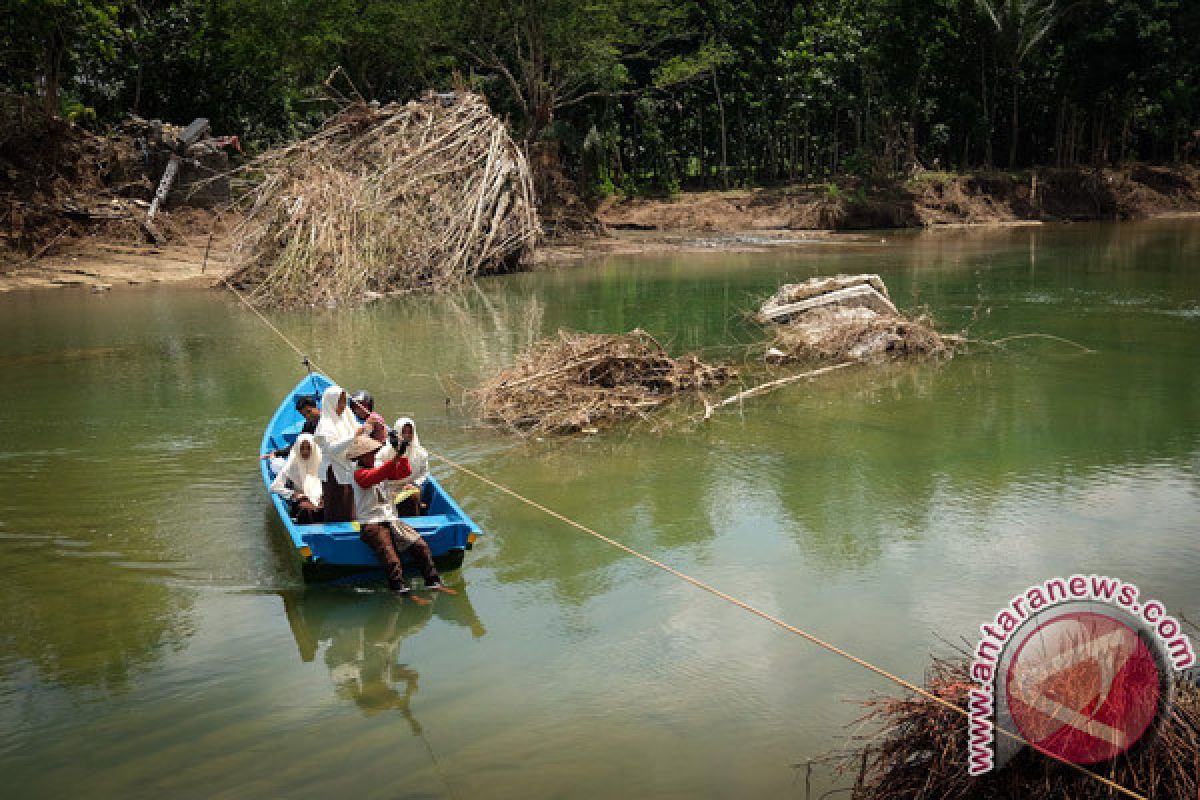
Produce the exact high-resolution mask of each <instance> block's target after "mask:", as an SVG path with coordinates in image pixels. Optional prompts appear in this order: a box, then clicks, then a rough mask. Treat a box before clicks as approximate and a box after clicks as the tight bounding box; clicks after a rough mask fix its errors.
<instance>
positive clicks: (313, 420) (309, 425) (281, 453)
mask: <svg viewBox="0 0 1200 800" xmlns="http://www.w3.org/2000/svg"><path fill="white" fill-rule="evenodd" d="M296 410H297V411H298V412H300V416H302V417H304V427H302V428H301V429H300V432H301V433H316V432H317V423H318V422H320V420H321V410H320V409H319V408H317V399H316V398H315V397H309V396H307V395H305V396H304V397H301V398H300V399H299V400H297V401H296ZM291 452H292V445H288V446H287V447H281V448H279V449H278V450H271V451H269V452H266V453H263V456H262V458H263V461H266V460H267V459H268V458H287V457H288V456H289V455H291ZM281 468H282V467H281ZM275 472H276V473H278V472H279V470H278V469H276V470H275Z"/></svg>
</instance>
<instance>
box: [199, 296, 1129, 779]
mask: <svg viewBox="0 0 1200 800" xmlns="http://www.w3.org/2000/svg"><path fill="white" fill-rule="evenodd" d="M222 282H223V283H224V284H225V286H226V287H228V289H229V290H230V291H231V292H233V294H234V295H235V296H237V298H238V299H239V300H240V301H241V302H242V303H243V304H244V305H245V306H246V307H247V308H249V309H250V310H251V311H253V312H254V314H255V315H256V316H258V318H259V319H260V320H262V322H263V323H264V324H265V325H266V326H267V327H268V328H270V329H271V331H273V332H274V333H275V334H276V335H277V336H279V338H280V339H281V340H283V342H284V343H285V344H287V346H288V347H290V348H291V349H292V350H294V351H295V353H296V355H298V356H300V358H301V359H302V361H303V362H304V363H305V364H306V365H311V366H313V367H317V365H316V363H315V362H313V361H312V360H311V359H310V358H309V357H308V355H306V354H305V353H304V351H302V350H301V349H300V348H299V347H297V346H296V345H295V344H294V343H293V342H292V341H291V340H290V339H288V338H287V336H285V335H284V334H283V332H282V331H280V330H279V328H277V327H276V326H275V325H274V324H272V322H271V321H270V320H269V319H267V317H266V316H265V315H264V314H263V313H262V312H261V311H260V310H259V309H257V308H255V306H254V304H253V303H251V302H250V301H249V300H247V299H246V298H245V297H244V296H243V295H242V293H241V292H239V291H238V290H237V289H236V288H234V286H233V285H232V284H231V283H229V281H228V280H226V279H224V278H222ZM318 369H320V368H319V367H318ZM321 371H322V372H324V370H321ZM325 374H326V375H329V373H328V372H325ZM429 454H430V455H431V456H433V457H434V458H438V459H440V460H441V461H443V462H444V463H446V464H447V465H448V466H450V467H452V468H454V469H456V470H458V471H459V472H462V473H463V474H465V475H467V476H469V477H471V478H474V479H475V480H477V481H479V482H480V483H483V484H485V485H487V486H490V487H491V488H493V489H495V490H496V491H498V492H501V493H503V494H506V495H508V496H509V497H511V498H513V499H514V500H517V501H519V502H521V503H524V504H525V505H527V506H529V507H531V508H534V509H536V510H538V511H540V512H542V513H543V514H545V515H547V516H549V517H552V518H554V519H556V520H558V521H559V522H562V523H563V524H565V525H568V526H570V527H572V528H574V529H576V530H578V531H580V532H582V533H586V534H587V535H589V536H592V537H593V538H595V539H598V540H599V541H601V542H604V543H605V544H607V545H609V546H610V547H614V548H616V549H617V550H620V551H622V552H623V553H626V554H627V555H630V556H633V557H634V558H637V559H639V560H641V561H643V562H645V563H647V564H649V565H650V566H652V567H654V568H655V569H659V570H661V571H663V572H666V573H667V574H668V575H671V576H673V577H675V578H677V579H679V580H681V581H683V582H684V583H689V584H691V585H692V586H694V587H696V588H697V589H700V590H701V591H703V592H707V593H708V594H710V595H712V596H713V597H716V598H718V599H720V600H722V601H724V602H726V603H729V604H731V605H734V606H736V607H738V608H740V609H742V610H743V611H745V612H747V613H750V614H753V615H754V616H756V617H759V618H760V619H763V620H765V621H766V622H769V623H771V624H772V625H775V626H776V627H778V628H781V629H783V630H785V631H787V632H788V633H791V634H794V635H796V636H799V637H801V638H802V639H805V640H807V641H809V642H811V643H812V644H815V645H816V646H818V647H820V648H822V649H824V650H827V651H829V652H830V653H833V654H834V655H837V656H839V657H841V658H843V659H845V660H846V661H849V662H850V663H852V664H855V665H857V666H859V667H862V668H863V669H865V670H868V671H869V672H873V673H875V674H876V675H878V676H880V677H881V678H885V679H887V680H888V681H891V682H892V683H894V684H896V685H897V686H900V687H902V688H904V689H906V690H908V691H910V692H912V693H913V694H916V695H918V696H920V697H923V698H925V699H926V700H928V701H930V702H932V703H936V704H937V705H939V706H941V707H943V708H946V709H948V710H950V711H954V712H956V713H958V714H960V715H962V716H964V717H967V718H969V717H970V712H969V711H968V710H967V709H965V708H963V707H962V706H959V705H957V704H955V703H952V702H950V701H949V700H947V699H946V698H944V697H940V696H938V695H937V694H935V693H933V692H931V691H929V690H928V689H926V688H924V687H922V686H919V685H917V684H915V683H913V682H912V681H909V680H907V679H905V678H902V677H900V676H899V675H896V674H894V673H892V672H889V671H887V670H886V669H884V668H883V667H880V666H877V665H875V664H872V663H871V662H870V661H867V660H866V659H864V658H861V657H859V656H856V655H854V654H853V653H851V652H849V651H847V650H844V649H843V648H841V647H838V646H837V645H835V644H833V643H831V642H828V641H826V640H824V639H822V638H820V637H818V636H816V635H814V634H812V633H809V632H808V631H806V630H804V629H803V628H800V627H797V626H795V625H792V624H791V623H789V622H786V621H784V620H782V619H780V618H779V617H777V616H775V615H774V614H771V613H769V612H767V611H763V610H762V609H760V608H758V607H756V606H753V605H751V604H750V603H747V602H746V601H744V600H740V599H738V598H736V597H734V596H733V595H731V594H728V593H727V592H723V591H721V590H720V589H718V588H716V587H715V586H713V585H711V584H709V583H705V582H704V581H702V580H700V579H699V578H695V577H693V576H691V575H688V574H687V573H686V572H682V571H680V570H678V569H675V568H674V567H672V566H670V565H668V564H665V563H663V562H662V561H659V560H657V559H655V558H653V557H651V556H648V555H646V554H645V553H642V552H641V551H639V550H636V549H634V548H632V547H630V546H629V545H627V544H624V543H622V542H620V541H617V540H616V539H613V538H612V537H610V536H605V535H604V534H602V533H600V532H598V531H596V530H593V529H592V528H589V527H588V526H587V525H584V524H583V523H581V522H576V521H575V520H573V519H571V518H570V517H567V516H565V515H563V514H560V513H559V512H557V511H555V510H554V509H552V508H548V507H547V506H544V505H542V504H541V503H539V502H537V501H536V500H531V499H530V498H528V497H526V496H525V495H523V494H521V493H520V492H517V491H516V490H514V489H510V488H509V487H507V486H505V485H503V484H501V483H498V482H496V481H494V480H492V479H491V478H489V477H487V476H485V475H481V474H480V473H478V472H476V471H475V470H473V469H471V468H469V467H467V466H464V465H463V464H460V463H458V462H457V461H455V460H454V459H452V458H449V457H448V456H445V455H442V454H441V453H437V452H434V451H432V450H430V451H429ZM991 727H992V729H993V730H994V731H997V732H999V733H1000V734H1002V735H1004V736H1005V737H1007V738H1009V739H1012V740H1013V741H1016V742H1018V743H1020V744H1023V745H1027V746H1029V747H1030V748H1032V749H1034V750H1036V751H1038V752H1040V753H1042V754H1043V755H1045V756H1047V757H1049V758H1051V759H1053V760H1054V761H1057V762H1059V763H1061V764H1065V765H1066V766H1068V767H1070V768H1072V769H1074V770H1076V771H1078V772H1080V773H1082V774H1083V775H1087V776H1088V777H1090V778H1092V779H1094V780H1096V781H1097V782H1099V783H1102V784H1104V785H1105V786H1106V787H1108V788H1109V789H1111V790H1112V791H1114V792H1117V793H1119V794H1121V795H1123V796H1125V797H1129V798H1132V799H1133V800H1147V798H1146V797H1145V796H1144V795H1141V794H1138V793H1137V792H1135V791H1133V790H1132V789H1129V788H1127V787H1125V786H1122V785H1121V784H1119V783H1117V782H1116V781H1114V780H1112V779H1110V778H1106V777H1104V776H1103V775H1098V774H1097V773H1095V772H1092V771H1091V770H1089V769H1086V768H1084V767H1083V766H1081V765H1079V764H1076V763H1074V762H1072V761H1068V760H1067V759H1065V758H1063V757H1062V756H1059V755H1057V754H1056V753H1052V752H1050V751H1048V750H1045V749H1043V748H1041V747H1039V746H1038V745H1036V744H1034V743H1033V742H1030V741H1028V740H1027V739H1025V738H1024V737H1022V736H1020V735H1019V734H1017V733H1014V732H1012V731H1009V730H1007V729H1005V728H1002V727H997V726H995V725H992V726H991ZM963 747H966V741H965V737H964V742H963Z"/></svg>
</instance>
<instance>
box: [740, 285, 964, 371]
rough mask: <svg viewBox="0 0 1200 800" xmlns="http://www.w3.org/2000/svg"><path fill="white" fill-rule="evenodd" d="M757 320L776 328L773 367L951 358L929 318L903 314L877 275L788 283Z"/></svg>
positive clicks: (770, 355) (771, 349) (771, 355)
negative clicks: (833, 362) (779, 364)
mask: <svg viewBox="0 0 1200 800" xmlns="http://www.w3.org/2000/svg"><path fill="white" fill-rule="evenodd" d="M758 319H759V321H760V322H763V323H765V324H768V325H771V327H772V331H771V332H772V339H771V342H770V345H769V349H768V350H767V360H768V361H771V362H773V363H788V362H792V361H871V360H881V359H895V358H912V357H922V356H923V357H943V356H950V355H952V350H951V348H950V347H949V345H948V344H947V342H946V340H945V339H944V338H943V337H942V336H941V335H939V334H938V332H937V331H936V330H935V329H934V327H933V325H932V323H931V322H930V321H929V320H928V319H927V318H926V317H923V316H921V317H917V318H915V319H909V318H908V317H905V316H904V315H903V314H902V313H900V311H899V310H898V309H897V308H896V306H895V305H894V304H893V303H892V301H891V298H890V296H889V295H888V290H887V286H886V285H885V284H884V282H883V280H882V279H881V278H880V277H879V276H878V275H838V276H835V277H832V278H812V279H811V280H808V281H805V282H804V283H792V284H787V285H785V286H783V287H781V288H780V289H779V291H778V292H776V293H775V294H774V295H772V296H771V297H770V298H769V299H768V300H767V301H766V302H765V303H763V305H762V307H761V308H760V309H759V312H758Z"/></svg>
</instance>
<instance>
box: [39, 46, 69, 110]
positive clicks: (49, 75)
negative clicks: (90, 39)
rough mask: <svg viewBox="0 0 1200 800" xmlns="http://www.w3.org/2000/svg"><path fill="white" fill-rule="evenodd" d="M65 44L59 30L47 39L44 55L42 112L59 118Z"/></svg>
mask: <svg viewBox="0 0 1200 800" xmlns="http://www.w3.org/2000/svg"><path fill="white" fill-rule="evenodd" d="M63 49H64V43H63V39H62V34H61V33H59V32H58V30H57V29H55V30H54V32H53V33H51V34H50V36H49V37H47V39H46V46H45V49H44V51H43V53H42V56H43V58H44V59H45V61H44V63H43V65H42V70H43V75H42V77H43V80H44V85H43V87H42V89H43V93H42V110H43V111H45V112H46V115H47V116H51V117H57V116H58V92H59V87H60V83H61V80H62V56H63Z"/></svg>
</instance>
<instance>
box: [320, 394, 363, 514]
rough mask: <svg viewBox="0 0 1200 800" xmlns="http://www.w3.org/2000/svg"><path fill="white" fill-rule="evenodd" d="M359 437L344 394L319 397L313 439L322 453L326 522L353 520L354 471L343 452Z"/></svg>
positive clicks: (322, 481) (321, 471)
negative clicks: (317, 418) (319, 413)
mask: <svg viewBox="0 0 1200 800" xmlns="http://www.w3.org/2000/svg"><path fill="white" fill-rule="evenodd" d="M358 433H359V426H358V421H357V420H356V419H355V418H354V416H353V415H352V414H351V413H350V409H348V408H347V407H346V392H345V390H344V389H342V387H340V386H330V387H329V388H328V389H326V390H325V392H324V393H323V394H322V395H321V420H320V421H319V422H318V423H317V432H316V433H315V434H314V435H313V438H314V439H316V442H317V447H319V448H320V451H321V466H320V471H319V473H318V475H319V477H320V478H321V484H322V486H321V489H322V493H323V496H324V498H325V521H326V522H350V521H352V520H353V519H354V488H353V484H352V482H353V480H354V467H355V465H354V464H353V463H352V462H350V461H347V460H346V457H345V453H346V448H348V447H349V446H350V443H351V442H353V441H354V437H355V435H357V434H358Z"/></svg>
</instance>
